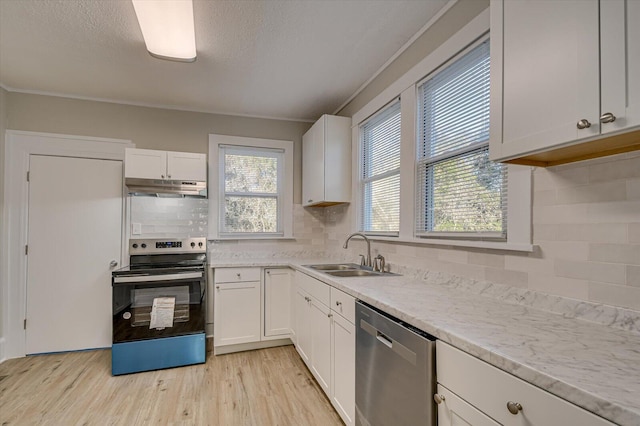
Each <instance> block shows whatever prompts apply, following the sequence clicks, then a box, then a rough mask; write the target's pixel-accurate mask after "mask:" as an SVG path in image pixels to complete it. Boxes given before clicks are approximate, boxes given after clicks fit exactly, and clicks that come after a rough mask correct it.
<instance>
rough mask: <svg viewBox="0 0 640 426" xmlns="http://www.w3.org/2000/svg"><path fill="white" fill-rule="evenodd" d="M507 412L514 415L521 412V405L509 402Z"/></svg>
mask: <svg viewBox="0 0 640 426" xmlns="http://www.w3.org/2000/svg"><path fill="white" fill-rule="evenodd" d="M507 410H509V412H510V413H511V414H514V415H515V414H518V413H519V412H520V411H522V405H521V404H520V403H519V402H513V401H509V402H507Z"/></svg>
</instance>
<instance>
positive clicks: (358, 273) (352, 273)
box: [325, 269, 390, 277]
mask: <svg viewBox="0 0 640 426" xmlns="http://www.w3.org/2000/svg"><path fill="white" fill-rule="evenodd" d="M325 273H326V274H327V275H332V276H334V277H382V276H384V275H390V274H388V273H385V274H383V273H381V272H374V271H368V270H366V269H350V270H345V271H327V272H325Z"/></svg>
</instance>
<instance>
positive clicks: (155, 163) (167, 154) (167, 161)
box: [124, 148, 207, 181]
mask: <svg viewBox="0 0 640 426" xmlns="http://www.w3.org/2000/svg"><path fill="white" fill-rule="evenodd" d="M124 175H125V177H127V178H137V179H167V180H193V181H206V180H207V156H206V154H197V153H193V152H174V151H157V150H153V149H137V148H127V149H126V150H125V161H124Z"/></svg>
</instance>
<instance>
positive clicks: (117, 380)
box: [0, 346, 342, 426]
mask: <svg viewBox="0 0 640 426" xmlns="http://www.w3.org/2000/svg"><path fill="white" fill-rule="evenodd" d="M0 424H1V425H56V426H58V425H147V424H156V425H224V426H227V425H232V426H233V425H259V426H262V425H264V426H271V425H296V426H297V425H323V426H324V425H341V424H342V421H341V420H340V417H339V416H338V414H337V413H336V412H335V411H334V410H333V407H332V406H331V404H330V402H329V400H328V399H327V397H326V396H325V394H324V393H323V392H322V390H321V389H320V387H319V386H318V384H317V383H316V382H315V380H314V379H313V376H312V375H311V373H310V372H309V370H307V368H306V367H305V365H304V363H303V362H302V360H301V359H300V357H299V356H298V354H297V352H296V350H295V349H294V347H293V346H282V347H277V348H270V349H262V350H257V351H248V352H240V353H235V354H229V355H219V356H214V355H213V354H212V353H208V354H207V362H206V363H205V364H201V365H193V366H186V367H180V368H172V369H167V370H159V371H150V372H145V373H136V374H130V375H125V376H117V377H113V376H112V375H111V351H110V350H108V349H106V350H95V351H87V352H71V353H63V354H51V355H37V356H29V357H26V358H17V359H11V360H7V361H5V362H4V363H2V364H0Z"/></svg>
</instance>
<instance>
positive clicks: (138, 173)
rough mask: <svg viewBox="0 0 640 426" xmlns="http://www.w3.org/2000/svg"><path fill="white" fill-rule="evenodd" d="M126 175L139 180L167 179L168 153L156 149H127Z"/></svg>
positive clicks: (125, 159)
mask: <svg viewBox="0 0 640 426" xmlns="http://www.w3.org/2000/svg"><path fill="white" fill-rule="evenodd" d="M124 156H125V157H124V175H125V177H128V178H137V179H166V178H167V152H166V151H157V150H155V149H139V148H127V149H126V150H125V154H124Z"/></svg>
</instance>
